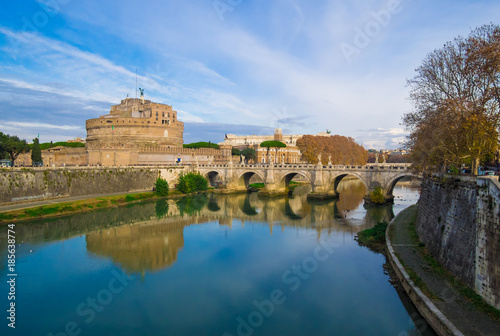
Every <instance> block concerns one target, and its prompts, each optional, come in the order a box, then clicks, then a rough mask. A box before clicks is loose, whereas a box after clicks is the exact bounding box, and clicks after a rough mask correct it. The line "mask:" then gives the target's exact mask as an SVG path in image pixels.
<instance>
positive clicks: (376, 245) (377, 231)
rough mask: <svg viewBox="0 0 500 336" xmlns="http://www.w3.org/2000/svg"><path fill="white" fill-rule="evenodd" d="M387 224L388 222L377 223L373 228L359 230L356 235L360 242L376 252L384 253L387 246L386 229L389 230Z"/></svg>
mask: <svg viewBox="0 0 500 336" xmlns="http://www.w3.org/2000/svg"><path fill="white" fill-rule="evenodd" d="M387 225H388V224H387V222H381V223H377V224H376V225H375V226H374V227H372V228H371V229H366V230H363V231H360V232H358V235H357V237H356V239H357V241H358V243H359V244H360V245H363V246H366V247H368V248H369V249H371V250H373V251H375V252H379V253H384V252H385V246H386V245H385V231H386V230H387Z"/></svg>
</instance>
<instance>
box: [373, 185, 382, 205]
mask: <svg viewBox="0 0 500 336" xmlns="http://www.w3.org/2000/svg"><path fill="white" fill-rule="evenodd" d="M370 200H371V201H372V203H374V204H384V203H385V197H384V193H383V192H382V188H380V187H376V188H375V190H373V191H372V192H371V193H370Z"/></svg>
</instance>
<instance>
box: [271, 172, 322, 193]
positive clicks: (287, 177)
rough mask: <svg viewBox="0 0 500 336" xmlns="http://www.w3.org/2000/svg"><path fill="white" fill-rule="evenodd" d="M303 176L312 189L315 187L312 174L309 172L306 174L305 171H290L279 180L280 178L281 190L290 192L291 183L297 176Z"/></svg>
mask: <svg viewBox="0 0 500 336" xmlns="http://www.w3.org/2000/svg"><path fill="white" fill-rule="evenodd" d="M297 175H299V176H302V177H303V178H305V179H306V180H307V182H308V183H309V184H310V185H311V187H313V181H312V177H311V174H308V173H307V172H304V171H300V170H299V171H290V172H286V173H284V174H282V175H281V176H280V177H279V178H278V181H277V182H278V186H279V187H280V188H284V189H285V190H288V188H289V187H290V182H291V181H292V180H293V179H294V178H295V177H296V176H297Z"/></svg>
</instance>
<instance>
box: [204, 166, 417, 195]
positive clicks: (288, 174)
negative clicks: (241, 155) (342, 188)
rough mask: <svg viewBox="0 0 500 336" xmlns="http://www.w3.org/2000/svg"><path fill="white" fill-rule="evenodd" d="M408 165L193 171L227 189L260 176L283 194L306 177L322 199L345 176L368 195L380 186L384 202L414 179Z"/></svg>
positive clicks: (240, 187) (245, 184) (241, 186)
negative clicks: (401, 182) (298, 178)
mask: <svg viewBox="0 0 500 336" xmlns="http://www.w3.org/2000/svg"><path fill="white" fill-rule="evenodd" d="M409 167H410V165H409V164H370V165H350V166H336V165H326V166H323V165H309V164H278V165H273V164H270V165H269V164H255V165H232V164H231V163H230V164H228V165H198V166H197V167H196V168H195V169H196V170H197V171H198V172H199V173H200V174H202V175H203V176H205V177H206V178H207V179H208V180H209V181H210V183H211V184H212V185H215V182H216V180H220V181H221V182H222V184H223V185H225V186H226V187H227V188H229V189H236V190H244V189H247V188H248V185H249V182H250V179H251V178H252V176H254V175H257V176H259V177H260V178H261V179H262V181H264V184H265V190H266V191H268V192H276V193H283V192H286V191H287V190H288V185H289V184H290V181H291V180H292V179H293V178H294V177H295V176H297V175H299V176H302V177H303V178H305V179H306V180H307V181H308V182H309V183H310V184H311V187H312V192H313V193H315V194H319V195H323V196H327V197H328V196H337V195H338V191H337V187H338V185H339V183H340V181H341V180H342V179H343V178H344V177H346V176H348V175H351V176H355V177H357V178H359V179H360V180H361V181H362V182H363V183H364V185H365V186H366V190H367V192H368V193H370V192H372V191H373V190H374V189H375V188H376V187H381V188H382V191H383V193H384V195H385V198H386V200H388V201H391V200H392V199H393V198H394V196H393V195H392V192H393V190H394V186H395V185H396V183H397V182H398V181H399V180H401V179H402V178H405V177H410V176H414V175H413V173H412V172H411V171H410V170H409Z"/></svg>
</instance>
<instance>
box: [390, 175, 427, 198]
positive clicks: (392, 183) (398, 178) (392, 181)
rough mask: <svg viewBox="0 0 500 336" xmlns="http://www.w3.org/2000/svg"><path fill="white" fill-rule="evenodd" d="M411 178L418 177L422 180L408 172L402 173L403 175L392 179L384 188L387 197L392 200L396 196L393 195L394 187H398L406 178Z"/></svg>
mask: <svg viewBox="0 0 500 336" xmlns="http://www.w3.org/2000/svg"><path fill="white" fill-rule="evenodd" d="M411 177H416V178H418V179H421V176H415V175H414V174H411V173H410V172H406V173H402V174H398V175H396V176H394V177H392V178H391V179H390V180H389V181H388V182H387V183H386V185H385V188H384V192H385V195H386V196H387V197H390V198H392V197H393V196H394V195H393V192H394V187H395V186H396V184H397V183H398V182H399V181H401V180H402V179H404V178H411Z"/></svg>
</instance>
